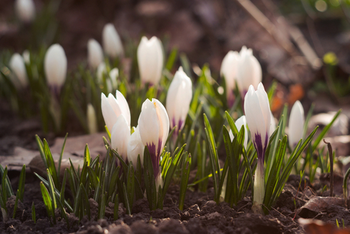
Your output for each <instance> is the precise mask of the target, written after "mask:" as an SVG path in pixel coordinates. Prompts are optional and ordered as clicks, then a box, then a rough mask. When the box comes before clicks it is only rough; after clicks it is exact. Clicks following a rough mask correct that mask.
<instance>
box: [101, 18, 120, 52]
mask: <svg viewBox="0 0 350 234" xmlns="http://www.w3.org/2000/svg"><path fill="white" fill-rule="evenodd" d="M102 42H103V49H104V51H105V53H106V54H107V55H108V56H109V57H111V58H116V57H123V56H124V49H123V44H122V42H121V40H120V37H119V35H118V33H117V31H116V30H115V27H114V26H113V24H106V25H105V27H104V28H103V32H102Z"/></svg>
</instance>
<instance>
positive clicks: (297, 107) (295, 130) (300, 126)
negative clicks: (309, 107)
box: [288, 101, 305, 149]
mask: <svg viewBox="0 0 350 234" xmlns="http://www.w3.org/2000/svg"><path fill="white" fill-rule="evenodd" d="M304 123H305V118H304V108H303V106H302V105H301V103H300V102H299V101H296V102H295V103H294V105H293V107H292V110H291V112H290V117H289V124H288V128H289V146H290V148H291V149H294V147H295V146H296V144H297V143H298V142H299V141H300V139H302V138H303V133H304Z"/></svg>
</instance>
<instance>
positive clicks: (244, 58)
mask: <svg viewBox="0 0 350 234" xmlns="http://www.w3.org/2000/svg"><path fill="white" fill-rule="evenodd" d="M239 55H240V58H239V63H238V72H237V84H238V88H239V91H240V92H241V95H242V97H243V98H244V95H245V93H246V92H247V91H248V88H249V86H250V85H253V87H254V88H255V89H256V88H257V87H258V84H259V83H260V82H261V80H262V71H261V66H260V63H259V62H258V60H257V59H256V58H255V57H254V55H253V51H252V49H247V47H245V46H243V47H242V49H241V51H240V52H239Z"/></svg>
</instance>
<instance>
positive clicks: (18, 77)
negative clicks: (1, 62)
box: [9, 53, 28, 89]
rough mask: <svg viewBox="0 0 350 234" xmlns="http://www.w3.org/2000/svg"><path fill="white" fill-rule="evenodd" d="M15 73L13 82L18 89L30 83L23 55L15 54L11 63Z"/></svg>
mask: <svg viewBox="0 0 350 234" xmlns="http://www.w3.org/2000/svg"><path fill="white" fill-rule="evenodd" d="M9 66H10V68H11V71H12V74H13V79H12V80H13V84H14V85H15V87H16V88H17V89H20V88H25V87H26V86H27V85H28V78H27V71H26V67H25V65H24V61H23V58H22V56H21V55H19V54H17V53H16V54H13V55H12V57H11V59H10V64H9Z"/></svg>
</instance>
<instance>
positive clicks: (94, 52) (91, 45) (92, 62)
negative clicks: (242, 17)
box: [87, 39, 103, 69]
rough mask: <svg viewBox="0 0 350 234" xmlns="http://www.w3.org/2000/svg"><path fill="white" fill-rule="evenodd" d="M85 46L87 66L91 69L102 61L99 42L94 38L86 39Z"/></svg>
mask: <svg viewBox="0 0 350 234" xmlns="http://www.w3.org/2000/svg"><path fill="white" fill-rule="evenodd" d="M87 48H88V62H89V66H90V67H91V68H92V69H96V68H97V67H98V65H100V64H101V63H102V62H103V52H102V48H101V46H100V43H98V42H97V41H96V40H95V39H90V40H89V41H88V46H87Z"/></svg>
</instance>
